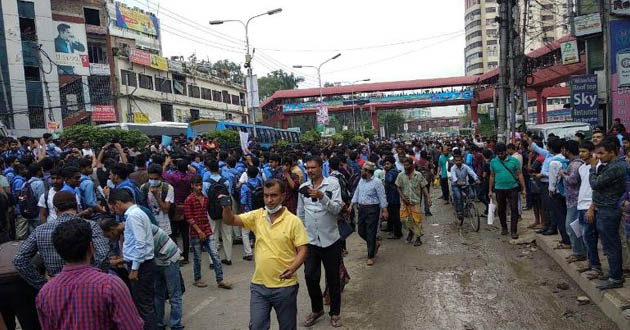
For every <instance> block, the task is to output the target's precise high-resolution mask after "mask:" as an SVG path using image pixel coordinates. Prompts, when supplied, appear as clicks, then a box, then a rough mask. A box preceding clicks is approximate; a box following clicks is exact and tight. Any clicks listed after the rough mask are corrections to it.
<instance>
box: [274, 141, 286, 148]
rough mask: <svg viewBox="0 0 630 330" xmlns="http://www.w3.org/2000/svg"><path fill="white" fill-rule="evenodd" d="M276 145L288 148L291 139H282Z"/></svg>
mask: <svg viewBox="0 0 630 330" xmlns="http://www.w3.org/2000/svg"><path fill="white" fill-rule="evenodd" d="M276 146H277V147H280V148H286V147H288V146H289V141H287V140H280V141H278V142H276Z"/></svg>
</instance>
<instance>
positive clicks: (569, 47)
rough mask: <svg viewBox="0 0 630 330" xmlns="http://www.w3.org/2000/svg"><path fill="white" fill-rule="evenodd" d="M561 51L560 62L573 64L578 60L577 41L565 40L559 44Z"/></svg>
mask: <svg viewBox="0 0 630 330" xmlns="http://www.w3.org/2000/svg"><path fill="white" fill-rule="evenodd" d="M560 47H562V48H561V51H562V64H564V65H567V64H575V63H578V62H579V61H580V54H579V52H578V46H577V41H576V40H572V41H567V42H565V43H562V44H560Z"/></svg>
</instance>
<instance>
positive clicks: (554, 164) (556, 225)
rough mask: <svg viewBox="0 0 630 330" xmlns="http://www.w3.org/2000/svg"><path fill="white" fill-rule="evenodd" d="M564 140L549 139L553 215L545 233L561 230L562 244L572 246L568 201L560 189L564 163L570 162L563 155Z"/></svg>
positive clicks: (550, 189) (550, 233) (551, 233)
mask: <svg viewBox="0 0 630 330" xmlns="http://www.w3.org/2000/svg"><path fill="white" fill-rule="evenodd" d="M562 144H563V140H561V139H559V138H553V139H549V143H548V147H549V149H550V151H551V153H552V154H553V155H554V156H552V157H551V161H550V162H549V199H550V206H551V217H550V218H549V219H548V222H549V225H548V229H547V231H546V232H544V233H543V235H555V234H556V233H557V232H560V236H561V238H562V240H561V242H560V244H562V245H564V246H563V247H567V246H568V247H570V246H571V240H570V239H569V235H568V234H567V227H566V225H565V221H566V220H564V219H566V218H567V202H566V199H565V197H564V196H563V193H562V192H561V191H560V190H559V189H561V188H562V186H561V185H560V182H561V180H562V177H561V176H560V174H559V173H560V170H561V169H562V168H563V166H564V164H568V160H567V159H566V158H565V157H564V155H562V147H563V145H562Z"/></svg>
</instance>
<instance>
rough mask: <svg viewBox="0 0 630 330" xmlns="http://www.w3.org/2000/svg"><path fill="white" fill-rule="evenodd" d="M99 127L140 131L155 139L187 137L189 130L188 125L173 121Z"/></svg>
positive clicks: (115, 124)
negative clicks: (165, 136)
mask: <svg viewBox="0 0 630 330" xmlns="http://www.w3.org/2000/svg"><path fill="white" fill-rule="evenodd" d="M98 127H101V128H105V129H122V130H125V131H129V130H138V131H140V132H141V133H144V134H146V135H147V136H152V137H154V136H162V135H169V136H176V135H181V134H183V135H186V132H187V130H188V123H177V122H171V121H162V122H156V123H151V124H136V123H113V124H102V125H98Z"/></svg>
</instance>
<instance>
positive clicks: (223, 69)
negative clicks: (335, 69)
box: [212, 60, 245, 84]
mask: <svg viewBox="0 0 630 330" xmlns="http://www.w3.org/2000/svg"><path fill="white" fill-rule="evenodd" d="M212 69H214V70H216V72H217V76H218V77H219V78H223V79H228V80H231V81H232V82H233V83H236V84H243V83H244V82H245V75H244V74H243V71H241V66H240V65H238V64H236V63H234V62H232V61H230V60H221V61H218V62H215V63H214V64H213V65H212Z"/></svg>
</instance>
